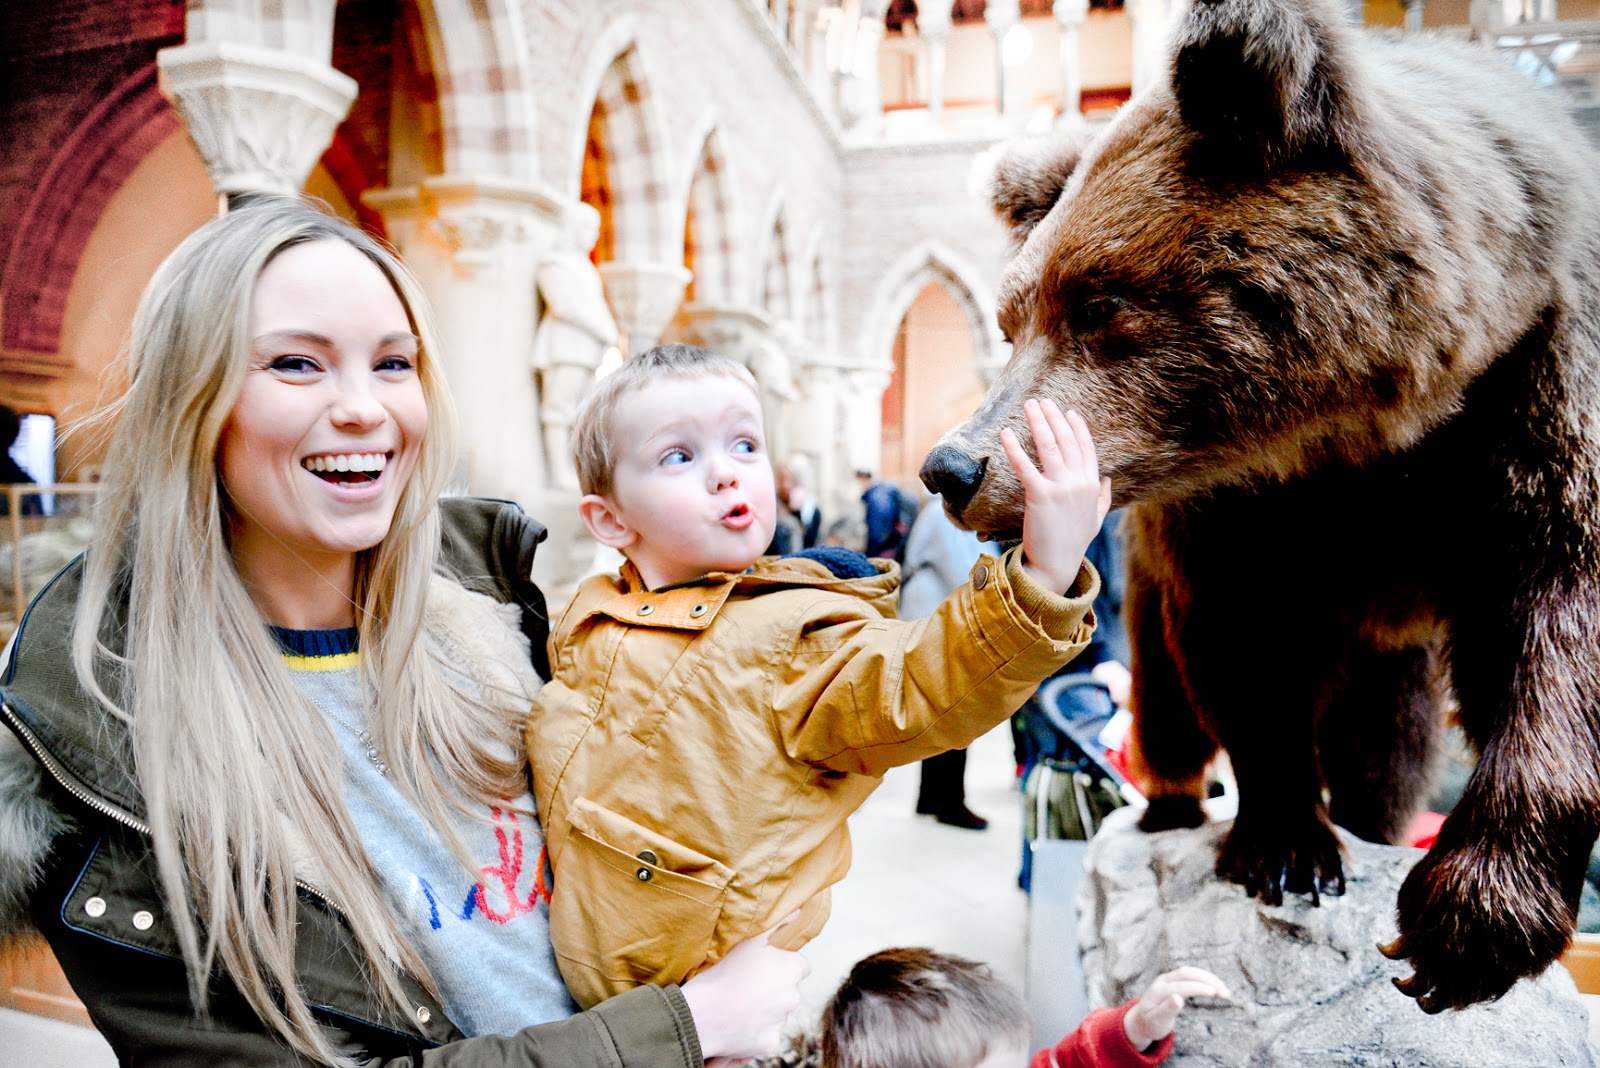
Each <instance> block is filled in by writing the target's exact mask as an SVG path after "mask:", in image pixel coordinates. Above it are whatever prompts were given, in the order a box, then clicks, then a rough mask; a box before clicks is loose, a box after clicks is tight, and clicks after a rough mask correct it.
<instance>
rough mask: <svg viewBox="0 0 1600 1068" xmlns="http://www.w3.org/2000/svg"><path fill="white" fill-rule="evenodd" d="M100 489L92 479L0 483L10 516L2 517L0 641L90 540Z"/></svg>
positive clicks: (13, 628) (6, 638)
mask: <svg viewBox="0 0 1600 1068" xmlns="http://www.w3.org/2000/svg"><path fill="white" fill-rule="evenodd" d="M99 489H100V487H99V486H98V485H97V484H95V483H93V482H57V483H52V484H49V485H34V484H31V483H21V484H16V485H7V486H4V487H0V490H3V493H4V499H5V502H6V515H5V517H3V518H0V530H3V531H4V532H5V533H4V540H3V541H0V556H3V555H7V554H8V555H9V557H10V559H9V560H7V561H6V562H5V566H4V568H3V569H0V573H5V572H9V574H6V579H9V581H8V582H7V581H5V580H0V583H3V584H0V643H3V642H5V641H8V640H9V639H10V637H11V632H12V631H14V630H15V629H16V627H17V624H18V623H19V622H20V621H21V619H22V613H23V612H24V611H26V609H27V607H28V601H29V600H31V599H32V597H33V595H34V594H35V593H37V592H38V591H39V589H40V587H42V586H43V585H44V583H45V582H48V581H49V580H50V577H51V576H52V575H54V574H55V572H56V571H57V570H58V569H59V568H60V567H61V566H63V565H65V564H66V563H67V561H69V560H71V559H72V557H73V556H75V555H77V553H78V551H79V550H81V549H82V548H83V544H84V543H85V542H86V541H87V537H88V530H87V522H88V514H89V505H90V503H91V502H92V501H93V499H94V495H95V494H96V493H97V492H99Z"/></svg>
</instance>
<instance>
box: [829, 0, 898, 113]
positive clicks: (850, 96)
mask: <svg viewBox="0 0 1600 1068" xmlns="http://www.w3.org/2000/svg"><path fill="white" fill-rule="evenodd" d="M888 13H889V0H862V3H861V17H860V20H859V21H858V22H857V24H856V32H855V40H854V48H853V50H852V55H851V57H850V64H849V66H848V68H847V69H846V70H845V71H844V72H843V73H842V76H841V78H840V85H839V112H840V119H841V120H842V121H843V122H844V124H845V131H844V132H845V135H846V137H847V138H849V139H850V140H851V141H854V142H861V141H876V140H878V139H879V138H880V137H882V136H883V83H882V81H881V80H880V77H879V74H878V69H879V68H878V54H879V52H880V51H881V50H882V48H883V37H884V33H885V30H884V25H883V20H884V17H885V16H886V15H888Z"/></svg>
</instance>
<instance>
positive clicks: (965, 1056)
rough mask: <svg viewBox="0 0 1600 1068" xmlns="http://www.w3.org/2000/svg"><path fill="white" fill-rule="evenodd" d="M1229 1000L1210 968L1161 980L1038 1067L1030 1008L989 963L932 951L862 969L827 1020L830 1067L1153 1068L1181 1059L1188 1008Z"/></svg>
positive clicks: (824, 1054)
mask: <svg viewBox="0 0 1600 1068" xmlns="http://www.w3.org/2000/svg"><path fill="white" fill-rule="evenodd" d="M1197 997H1211V998H1226V997H1228V989H1227V987H1226V986H1224V985H1223V982H1222V980H1220V979H1218V978H1217V977H1216V976H1214V975H1212V974H1211V973H1210V972H1208V971H1205V970H1204V969H1202V968H1179V969H1177V970H1176V971H1172V972H1167V973H1166V974H1165V975H1159V976H1157V977H1156V979H1155V980H1154V981H1153V982H1152V983H1151V984H1150V988H1149V989H1148V990H1146V991H1145V993H1144V995H1143V996H1142V997H1139V998H1136V999H1134V1000H1133V1001H1130V1002H1127V1003H1126V1004H1124V1005H1119V1006H1117V1007H1116V1008H1105V1009H1096V1010H1095V1011H1093V1012H1091V1013H1090V1014H1089V1015H1088V1016H1086V1017H1084V1019H1083V1022H1082V1023H1080V1024H1079V1025H1078V1026H1077V1028H1076V1029H1075V1030H1073V1032H1072V1033H1071V1034H1069V1035H1067V1036H1066V1037H1065V1038H1063V1039H1062V1040H1061V1041H1060V1042H1058V1043H1057V1044H1056V1045H1055V1046H1053V1047H1051V1048H1049V1049H1042V1050H1040V1051H1039V1052H1038V1053H1035V1054H1034V1055H1033V1057H1032V1058H1031V1059H1030V1058H1029V1057H1028V1048H1029V1046H1030V1045H1031V1038H1032V1035H1031V1030H1032V1027H1031V1024H1030V1022H1029V1018H1028V1009H1027V1006H1026V1005H1024V1004H1023V1002H1022V998H1021V997H1020V996H1019V995H1018V994H1017V992H1016V991H1015V990H1014V989H1012V987H1011V985H1010V984H1008V983H1006V982H1004V981H1003V980H1001V979H999V978H998V977H997V976H996V975H995V974H994V972H993V971H991V970H990V968H989V966H988V965H986V964H982V963H979V962H978V961H974V960H968V959H967V958H965V957H958V956H955V955H953V954H949V953H938V952H935V951H934V950H931V949H885V950H882V951H880V952H877V953H874V954H872V955H871V956H870V957H867V958H865V959H863V960H861V961H859V962H857V963H856V965H855V967H854V968H852V969H851V970H850V974H849V975H848V976H847V977H846V978H845V980H844V982H843V983H842V984H840V986H839V989H838V990H837V991H836V992H835V993H834V995H833V998H832V999H831V1000H830V1001H829V1002H828V1004H827V1007H826V1008H824V1009H823V1011H822V1024H821V1035H820V1047H821V1063H822V1064H823V1065H826V1066H827V1068H1152V1066H1154V1065H1158V1064H1160V1063H1161V1062H1162V1061H1165V1060H1166V1059H1167V1057H1168V1056H1169V1055H1171V1053H1172V1046H1173V1041H1172V1029H1173V1026H1174V1025H1175V1024H1176V1023H1177V1020H1178V1014H1179V1013H1180V1012H1182V1010H1183V1006H1184V1002H1185V1000H1187V999H1189V998H1197Z"/></svg>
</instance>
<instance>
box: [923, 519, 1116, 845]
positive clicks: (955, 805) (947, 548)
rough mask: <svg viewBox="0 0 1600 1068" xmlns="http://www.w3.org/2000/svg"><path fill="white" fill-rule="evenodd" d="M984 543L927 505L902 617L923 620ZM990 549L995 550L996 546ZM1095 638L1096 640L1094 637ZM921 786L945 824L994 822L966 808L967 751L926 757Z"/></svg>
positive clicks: (929, 809) (926, 807) (926, 806)
mask: <svg viewBox="0 0 1600 1068" xmlns="http://www.w3.org/2000/svg"><path fill="white" fill-rule="evenodd" d="M984 551H985V550H984V546H983V543H982V542H980V541H979V540H978V536H977V535H976V534H974V533H973V532H972V531H970V530H962V529H961V528H960V527H958V526H956V525H955V523H953V522H951V520H950V517H949V516H948V515H946V514H945V510H944V502H943V501H942V500H940V499H939V498H938V497H934V498H933V499H932V500H930V501H928V503H927V504H925V505H923V506H922V511H921V512H920V513H918V515H917V521H916V522H915V523H913V524H912V525H911V535H910V537H908V538H907V539H906V563H905V570H904V572H903V573H902V575H901V586H900V618H901V619H923V618H925V617H927V616H929V615H932V614H933V611H934V610H935V609H936V608H938V607H939V602H940V601H943V600H944V599H945V598H946V597H948V596H950V594H951V593H952V592H954V591H955V590H956V589H957V588H958V587H960V585H961V584H962V583H963V582H965V581H967V574H968V572H970V571H971V570H972V568H973V566H974V565H975V564H977V562H978V559H979V558H980V557H981V556H983V553H984ZM990 551H991V552H992V551H995V550H994V549H993V548H991V549H990ZM1091 640H1092V639H1091ZM921 771H922V774H921V784H920V786H919V788H918V790H917V815H919V816H932V817H933V818H934V819H936V820H938V821H939V822H940V823H945V824H949V825H950V826H952V827H963V828H966V829H967V830H972V831H981V830H983V829H984V828H985V827H987V826H989V821H988V820H986V819H984V818H983V817H982V816H980V815H978V814H977V813H975V812H973V811H972V810H971V809H969V808H968V807H967V796H966V783H965V780H966V773H967V751H966V749H964V748H962V749H951V750H949V751H948V752H944V753H939V754H938V755H936V756H931V757H927V758H926V759H924V760H923V761H922V769H921Z"/></svg>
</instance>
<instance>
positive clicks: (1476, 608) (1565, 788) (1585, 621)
mask: <svg viewBox="0 0 1600 1068" xmlns="http://www.w3.org/2000/svg"><path fill="white" fill-rule="evenodd" d="M1585 263H1586V264H1588V265H1590V266H1589V269H1590V271H1591V277H1590V279H1589V283H1588V284H1589V293H1591V294H1592V297H1591V298H1590V303H1589V305H1588V308H1590V309H1591V310H1590V311H1588V312H1587V313H1575V312H1573V311H1571V310H1570V309H1568V310H1564V311H1560V312H1559V313H1558V310H1557V309H1551V310H1550V311H1548V312H1547V313H1546V316H1545V318H1544V319H1543V321H1542V322H1541V323H1540V324H1539V325H1538V327H1537V328H1535V329H1533V330H1530V331H1529V333H1528V334H1527V335H1526V336H1525V337H1524V339H1523V340H1522V342H1520V343H1519V344H1518V345H1517V347H1516V348H1514V349H1513V350H1512V351H1511V352H1509V353H1507V354H1506V355H1504V356H1502V357H1500V359H1499V360H1498V361H1497V362H1496V364H1495V365H1494V367H1492V368H1491V369H1490V371H1489V372H1487V373H1486V375H1485V376H1484V379H1483V381H1482V382H1481V383H1480V384H1479V385H1477V386H1475V387H1474V395H1473V396H1470V397H1469V399H1468V404H1467V410H1466V414H1465V415H1464V416H1463V428H1462V432H1461V434H1460V435H1459V437H1458V438H1457V439H1454V440H1452V441H1451V444H1452V445H1457V446H1459V447H1458V448H1457V449H1456V451H1455V453H1454V454H1453V455H1452V457H1451V462H1452V463H1453V465H1454V466H1453V467H1451V466H1443V467H1441V471H1443V473H1444V474H1445V475H1447V476H1452V475H1453V477H1454V478H1455V479H1456V480H1457V482H1458V483H1459V484H1460V489H1459V490H1458V491H1457V492H1455V493H1454V494H1453V495H1452V496H1453V498H1454V499H1455V500H1456V501H1457V502H1459V503H1458V505H1457V507H1458V508H1459V513H1460V514H1459V516H1458V517H1455V520H1456V521H1455V523H1454V524H1453V526H1454V529H1455V530H1457V531H1458V532H1459V537H1458V539H1457V542H1456V544H1455V545H1454V546H1453V547H1452V555H1451V556H1450V557H1449V558H1448V563H1449V564H1450V565H1451V566H1450V570H1449V571H1448V572H1444V573H1441V574H1440V575H1439V576H1438V578H1437V579H1436V580H1435V584H1436V585H1437V588H1438V595H1439V603H1440V606H1441V608H1442V610H1443V615H1444V617H1445V619H1446V620H1447V621H1448V623H1449V627H1450V664H1451V675H1452V678H1453V680H1454V682H1455V689H1456V696H1457V698H1458V700H1459V702H1460V705H1461V712H1460V717H1461V724H1462V727H1463V728H1464V729H1465V731H1466V733H1467V735H1468V737H1469V738H1471V739H1472V741H1473V742H1474V743H1475V744H1476V745H1477V747H1478V750H1479V760H1478V766H1477V769H1476V770H1475V771H1474V772H1473V775H1472V778H1471V779H1470V780H1469V781H1468V783H1467V787H1466V790H1465V792H1464V793H1463V794H1462V797H1461V800H1460V801H1459V802H1458V803H1457V804H1456V807H1455V809H1454V811H1452V812H1451V814H1450V816H1449V818H1448V819H1446V820H1445V823H1444V826H1443V827H1442V828H1440V832H1439V839H1438V841H1437V842H1436V843H1435V844H1434V846H1433V848H1432V849H1430V850H1429V851H1428V853H1427V855H1425V856H1424V857H1423V858H1422V860H1420V861H1419V862H1418V863H1417V865H1416V867H1414V868H1412V870H1411V872H1410V874H1409V875H1407V876H1406V880H1405V882H1404V883H1403V884H1402V885H1401V887H1400V894H1399V900H1398V902H1397V907H1398V915H1397V920H1398V925H1399V930H1400V936H1399V937H1398V938H1397V939H1395V941H1394V942H1393V943H1392V944H1390V945H1389V946H1388V947H1386V949H1385V952H1387V953H1388V954H1389V955H1390V956H1391V957H1395V958H1396V959H1398V958H1405V959H1406V960H1407V961H1409V962H1410V964H1411V966H1412V968H1413V969H1414V974H1413V975H1412V976H1410V977H1409V978H1407V979H1404V980H1400V981H1398V982H1397V985H1398V986H1399V987H1400V989H1401V990H1403V991H1404V992H1405V993H1407V994H1410V995H1411V996H1413V997H1415V998H1417V1000H1418V1002H1419V1004H1420V1005H1421V1006H1422V1007H1423V1008H1424V1009H1426V1010H1428V1011H1430V1012H1437V1011H1439V1010H1441V1009H1445V1008H1461V1007H1464V1006H1467V1005H1470V1004H1473V1003H1475V1002H1478V1001H1483V1000H1487V999H1491V998H1496V997H1499V996H1500V995H1502V994H1504V993H1505V992H1506V991H1507V990H1509V989H1510V987H1511V986H1512V984H1513V983H1515V982H1516V981H1517V980H1518V979H1521V978H1524V977H1526V976H1531V975H1535V974H1538V973H1539V972H1541V971H1542V970H1543V969H1544V968H1546V967H1547V966H1548V965H1549V964H1550V963H1551V962H1553V961H1554V960H1555V959H1556V957H1557V956H1559V955H1560V953H1561V952H1562V950H1563V949H1564V948H1565V947H1566V945H1567V943H1568V941H1569V939H1570V938H1571V934H1572V927H1573V923H1574V920H1575V919H1576V915H1577V907H1578V895H1579V892H1580V890H1581V888H1582V885H1583V877H1584V871H1585V868H1586V866H1587V858H1588V854H1589V850H1590V848H1591V846H1592V845H1593V844H1594V840H1595V835H1596V831H1597V829H1600V436H1597V435H1596V432H1595V429H1594V418H1595V417H1594V412H1595V409H1596V406H1597V403H1600V397H1597V394H1600V380H1597V378H1596V375H1595V368H1596V367H1600V323H1597V321H1596V316H1595V315H1594V313H1593V311H1592V309H1593V308H1596V307H1600V270H1596V269H1595V268H1594V267H1593V266H1592V265H1593V263H1594V258H1593V256H1592V255H1591V256H1590V257H1589V258H1588V259H1586V260H1585ZM1575 369H1577V370H1575ZM1475 453H1477V454H1479V455H1480V456H1481V459H1480V460H1479V461H1478V463H1477V464H1476V465H1472V466H1467V467H1465V468H1464V469H1463V468H1462V464H1463V463H1464V462H1465V461H1469V460H1471V458H1472V457H1473V455H1474V454H1475Z"/></svg>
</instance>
